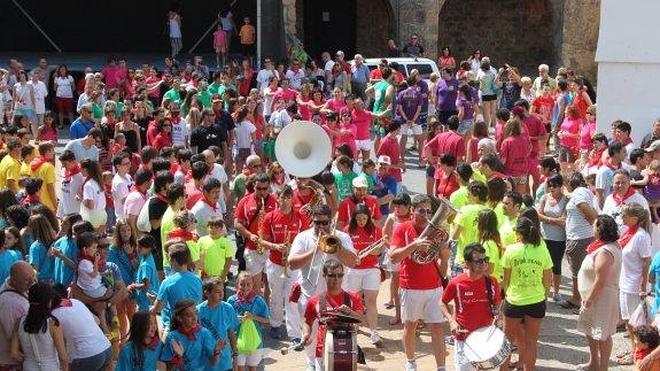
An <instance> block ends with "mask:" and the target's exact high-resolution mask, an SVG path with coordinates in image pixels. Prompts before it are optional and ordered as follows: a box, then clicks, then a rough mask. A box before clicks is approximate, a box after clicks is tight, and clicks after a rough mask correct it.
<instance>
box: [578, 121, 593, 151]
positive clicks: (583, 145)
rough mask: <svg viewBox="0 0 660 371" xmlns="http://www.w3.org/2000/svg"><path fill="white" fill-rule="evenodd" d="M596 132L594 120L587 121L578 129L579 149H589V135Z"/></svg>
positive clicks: (590, 143) (591, 142)
mask: <svg viewBox="0 0 660 371" xmlns="http://www.w3.org/2000/svg"><path fill="white" fill-rule="evenodd" d="M594 133H596V122H595V121H592V122H587V123H586V124H585V125H582V129H580V149H586V150H589V149H591V147H592V146H593V141H592V140H591V137H592V136H593V135H594Z"/></svg>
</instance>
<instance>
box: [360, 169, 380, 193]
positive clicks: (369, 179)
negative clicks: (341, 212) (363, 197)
mask: <svg viewBox="0 0 660 371" xmlns="http://www.w3.org/2000/svg"><path fill="white" fill-rule="evenodd" d="M358 176H360V177H362V178H364V179H365V180H366V181H367V193H368V194H373V191H374V187H376V180H375V179H374V176H373V175H371V174H367V173H360V175H358Z"/></svg>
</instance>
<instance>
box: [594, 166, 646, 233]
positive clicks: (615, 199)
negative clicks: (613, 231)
mask: <svg viewBox="0 0 660 371" xmlns="http://www.w3.org/2000/svg"><path fill="white" fill-rule="evenodd" d="M631 203H638V204H640V205H642V206H644V208H645V209H647V210H648V209H649V203H648V201H646V198H644V196H642V194H641V193H639V192H637V191H636V190H635V188H633V187H631V186H630V173H628V171H627V170H624V169H619V170H617V171H615V172H614V177H613V178H612V193H611V194H610V195H609V196H607V197H606V198H605V203H604V204H603V214H605V215H609V216H611V217H612V218H614V220H615V221H616V225H617V226H618V227H619V234H620V235H621V234H623V232H624V231H623V230H624V229H625V228H624V227H623V219H622V218H621V211H622V209H623V206H624V205H629V204H631Z"/></svg>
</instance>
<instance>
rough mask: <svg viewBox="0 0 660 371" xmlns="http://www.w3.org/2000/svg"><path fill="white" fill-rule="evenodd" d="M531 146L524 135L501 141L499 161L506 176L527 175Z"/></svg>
mask: <svg viewBox="0 0 660 371" xmlns="http://www.w3.org/2000/svg"><path fill="white" fill-rule="evenodd" d="M531 148H532V146H531V144H530V142H529V137H528V136H526V135H519V136H510V137H508V138H505V139H504V140H503V141H502V146H501V147H500V159H501V160H502V163H503V164H504V166H505V167H506V170H507V175H510V176H521V175H524V174H526V173H527V159H528V157H529V152H530V150H531Z"/></svg>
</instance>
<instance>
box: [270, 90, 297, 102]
mask: <svg viewBox="0 0 660 371" xmlns="http://www.w3.org/2000/svg"><path fill="white" fill-rule="evenodd" d="M297 95H298V93H297V92H296V91H295V90H293V89H286V90H284V89H281V90H280V91H278V92H277V93H275V100H278V99H280V98H282V99H284V101H285V102H287V105H288V103H289V102H291V101H295V100H296V96H297Z"/></svg>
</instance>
